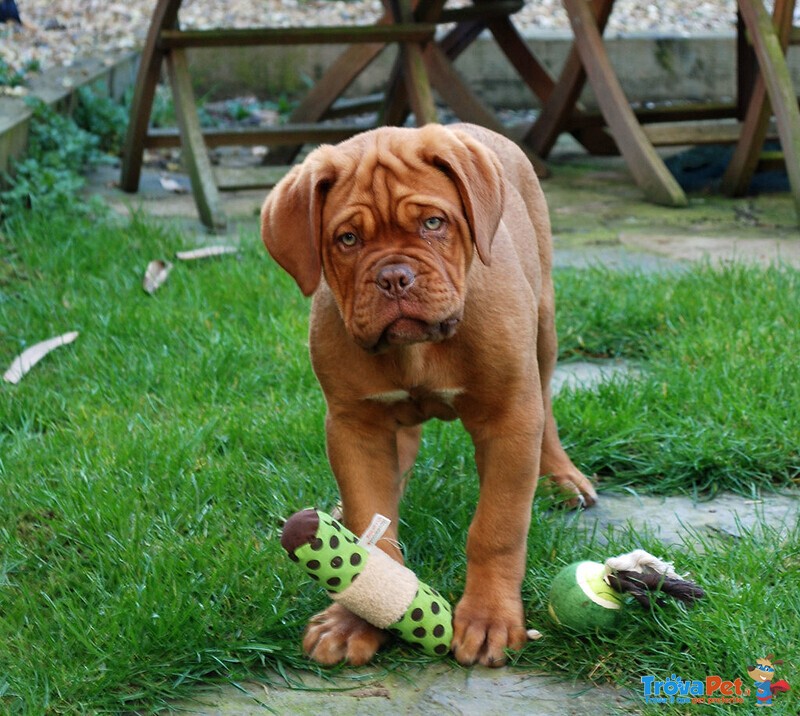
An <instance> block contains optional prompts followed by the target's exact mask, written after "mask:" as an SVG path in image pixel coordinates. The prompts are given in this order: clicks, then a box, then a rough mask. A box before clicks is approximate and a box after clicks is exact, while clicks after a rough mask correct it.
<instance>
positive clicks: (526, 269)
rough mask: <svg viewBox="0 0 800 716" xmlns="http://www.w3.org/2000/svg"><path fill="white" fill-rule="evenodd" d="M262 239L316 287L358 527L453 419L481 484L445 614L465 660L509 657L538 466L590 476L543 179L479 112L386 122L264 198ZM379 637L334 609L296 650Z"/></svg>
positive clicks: (356, 644)
mask: <svg viewBox="0 0 800 716" xmlns="http://www.w3.org/2000/svg"><path fill="white" fill-rule="evenodd" d="M261 222H262V223H261V230H262V237H263V240H264V243H265V244H266V246H267V248H268V249H269V251H270V253H271V254H272V256H273V257H274V258H275V259H276V260H277V261H278V263H279V264H280V265H281V266H282V267H283V268H284V269H286V271H288V272H289V273H290V274H291V275H292V276H293V277H294V279H295V280H296V281H297V283H298V285H299V286H300V288H301V290H302V291H303V293H305V294H306V295H310V294H312V293H313V294H314V300H313V304H312V308H311V330H310V344H311V360H312V363H313V367H314V371H315V373H316V375H317V378H318V379H319V382H320V384H321V386H322V390H323V391H324V393H325V398H326V401H327V407H328V413H327V418H326V424H325V428H326V433H327V446H328V457H329V459H330V463H331V467H332V469H333V472H334V475H335V476H336V480H337V482H338V485H339V490H340V492H341V498H342V504H343V507H344V520H345V522H346V523H347V526H348V527H349V528H350V529H351V530H353V531H354V532H356V533H357V534H358V533H360V532H362V531H363V530H364V529H365V527H366V526H367V524H368V523H369V522H370V520H371V518H372V516H373V515H374V514H375V513H376V512H380V513H381V514H383V515H386V516H387V517H389V518H391V520H392V527H391V528H390V532H389V533H388V534H387V537H388V539H384V540H383V541H382V542H381V543H380V546H381V547H382V548H383V549H384V550H385V551H386V552H388V553H389V554H390V555H391V556H393V557H394V558H396V559H397V560H398V561H402V555H401V554H400V552H399V550H398V549H396V548H395V546H394V545H393V541H392V540H396V538H397V532H396V528H397V523H398V502H399V500H400V497H401V493H402V487H403V479H404V476H405V475H406V473H407V472H408V471H409V470H410V469H411V467H412V465H413V463H414V460H415V458H416V454H417V450H418V447H419V439H420V433H421V427H420V425H421V423H422V422H424V421H425V420H428V419H429V418H441V419H444V420H451V419H454V418H460V419H461V421H462V422H463V424H464V426H465V428H466V429H467V431H468V432H469V433H470V435H471V437H472V440H473V442H474V445H475V458H476V461H477V466H478V472H479V475H480V483H481V488H480V498H479V501H478V506H477V510H476V512H475V517H474V520H473V521H472V525H471V526H470V529H469V535H468V538H467V562H468V564H467V577H466V588H465V592H464V595H463V597H462V599H461V601H460V602H459V604H458V606H457V608H456V612H455V633H454V638H453V653H454V654H455V656H456V658H457V659H458V661H459V662H461V663H462V664H473V663H476V662H479V663H481V664H486V665H490V666H499V665H501V664H503V663H505V654H504V650H505V649H506V648H512V649H518V648H520V647H521V646H522V645H523V644H524V642H525V640H526V628H525V621H524V615H523V607H522V601H521V597H520V586H521V583H522V579H523V575H524V571H525V555H526V541H527V534H528V527H529V525H530V513H531V501H532V499H533V493H534V491H535V489H536V482H537V478H538V476H539V475H548V476H550V477H551V479H553V480H554V481H555V482H556V483H557V485H559V486H560V487H561V488H563V489H565V490H566V491H568V492H569V493H570V494H572V495H574V497H575V500H576V501H577V500H578V499H580V500H583V501H584V502H585V504H587V505H591V504H593V503H594V501H595V498H596V494H595V491H594V489H593V488H592V485H591V484H590V482H589V481H588V480H587V479H586V477H584V476H583V475H582V474H581V473H580V471H579V470H578V469H577V468H576V467H575V466H574V465H573V464H572V462H571V461H570V459H569V458H568V457H567V455H566V453H565V452H564V450H563V448H562V447H561V443H560V441H559V438H558V433H557V431H556V425H555V422H554V420H553V414H552V410H551V405H550V390H549V383H550V378H551V375H552V373H553V369H554V366H555V360H556V334H555V327H554V297H553V284H552V280H551V276H550V266H551V253H552V247H551V237H550V223H549V218H548V213H547V207H546V204H545V200H544V196H543V194H542V191H541V188H540V186H539V182H538V180H537V178H536V175H535V174H534V172H533V169H532V168H531V165H530V163H529V162H528V160H527V159H526V158H525V156H524V154H523V153H522V152H521V151H520V149H519V148H518V147H517V146H516V145H515V144H514V143H513V142H511V141H509V140H507V139H505V138H504V137H501V136H499V135H497V134H495V133H493V132H490V131H488V130H486V129H483V128H480V127H476V126H472V125H455V126H453V127H442V126H439V125H428V126H425V127H422V128H420V129H404V128H382V129H377V130H373V131H371V132H366V133H364V134H361V135H358V136H356V137H354V138H352V139H350V140H348V141H346V142H343V143H341V144H339V145H337V146H323V147H320V148H318V149H317V150H315V151H314V152H312V153H311V154H310V155H309V156H308V158H307V159H306V160H305V161H304V162H303V163H302V164H301V165H300V166H297V167H295V168H294V169H293V170H292V171H291V172H290V173H289V174H288V175H287V176H286V177H285V178H284V179H283V181H281V182H280V184H278V186H277V187H275V189H274V190H273V191H272V193H271V194H270V195H269V197H268V198H267V200H266V202H265V203H264V207H263V209H262V212H261ZM385 638H386V636H385V634H384V633H383V632H381V631H380V630H378V629H376V628H375V627H372V626H370V625H369V624H367V623H366V622H364V621H363V620H361V619H360V618H358V617H356V616H354V615H353V614H351V613H349V612H347V611H346V610H345V609H344V608H342V607H339V606H338V605H334V606H332V607H330V608H329V609H327V610H325V611H324V612H322V613H321V614H318V615H317V616H316V617H314V618H313V619H312V621H311V624H310V625H309V628H308V630H307V632H306V635H305V639H304V642H303V644H304V647H305V649H306V652H307V653H308V654H309V655H310V656H311V657H312V658H314V659H315V660H317V661H319V662H321V663H323V664H333V663H336V662H339V661H341V660H343V659H345V660H347V661H349V662H350V663H353V664H362V663H365V662H366V661H368V660H369V659H370V658H371V657H372V656H373V654H374V653H375V651H376V650H377V649H378V648H379V646H380V645H381V644H382V643H383V641H384V640H385Z"/></svg>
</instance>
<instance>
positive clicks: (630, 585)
mask: <svg viewBox="0 0 800 716" xmlns="http://www.w3.org/2000/svg"><path fill="white" fill-rule="evenodd" d="M653 593H661V594H667V595H669V596H671V597H674V598H675V599H677V600H679V601H681V602H683V603H685V604H692V603H693V602H694V601H696V600H697V599H700V598H701V597H703V596H704V592H703V590H702V589H701V588H700V587H699V586H697V585H696V584H694V583H693V582H689V581H687V580H686V579H685V578H683V577H681V576H679V575H678V574H677V573H676V572H675V569H674V568H673V566H672V564H670V563H669V562H664V561H662V560H660V559H658V557H654V556H653V555H651V554H648V553H647V552H645V551H644V550H643V549H637V550H634V551H633V552H630V553H628V554H622V555H620V556H619V557H611V558H609V559H607V560H606V561H605V563H604V564H601V563H600V562H589V561H583V562H573V563H572V564H568V565H567V566H566V567H564V568H563V569H562V570H561V571H560V572H559V573H558V574H557V575H556V577H555V579H554V580H553V583H552V585H551V586H550V600H549V604H548V611H549V613H550V616H551V617H552V619H553V621H555V622H556V624H559V625H560V626H563V627H567V628H568V629H570V630H572V631H574V632H577V633H580V634H585V633H588V632H592V631H596V630H599V631H606V630H608V629H612V628H614V627H616V626H618V624H619V622H620V617H621V615H622V614H623V607H624V605H625V602H624V597H625V595H630V596H632V597H633V598H634V599H636V601H638V602H639V603H640V604H641V605H642V606H644V607H647V608H649V607H650V599H651V595H652V594H653ZM656 601H657V603H658V604H663V600H661V599H657V600H656Z"/></svg>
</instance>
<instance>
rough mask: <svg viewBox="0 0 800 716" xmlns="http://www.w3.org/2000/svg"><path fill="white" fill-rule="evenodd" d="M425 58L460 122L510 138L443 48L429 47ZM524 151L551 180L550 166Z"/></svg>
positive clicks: (534, 166)
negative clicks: (476, 125) (470, 123)
mask: <svg viewBox="0 0 800 716" xmlns="http://www.w3.org/2000/svg"><path fill="white" fill-rule="evenodd" d="M423 58H424V60H425V66H426V67H427V68H428V75H429V76H430V78H431V82H432V83H433V86H434V87H435V88H436V91H437V92H438V93H439V94H440V95H441V96H442V99H444V101H445V102H447V104H448V105H450V107H451V108H452V109H453V111H454V112H455V113H456V114H457V115H458V117H459V119H462V120H464V121H467V122H473V123H474V124H480V125H481V126H483V127H486V128H488V129H491V130H493V131H495V132H497V133H498V134H503V135H506V136H507V134H508V133H507V131H506V128H505V127H504V126H503V124H502V122H500V120H499V119H498V118H497V116H496V115H495V113H494V112H493V111H492V110H491V109H489V107H488V106H487V105H486V104H484V102H483V100H481V98H480V97H478V95H476V94H475V93H474V92H473V91H472V90H471V89H470V88H469V87H468V86H467V85H466V83H465V82H464V81H463V80H462V78H461V76H460V75H459V74H458V72H457V71H456V69H455V68H454V67H453V65H452V64H451V63H450V61H449V59H448V58H447V56H446V55H445V53H444V51H443V50H442V49H441V48H440V47H438V46H437V45H435V44H430V45H428V47H426V48H425V53H424V55H423ZM521 149H522V150H523V151H524V152H525V154H526V156H527V157H528V159H530V161H531V164H532V165H533V168H534V170H535V171H536V174H537V175H538V176H540V177H546V176H549V174H550V172H549V170H548V169H547V165H546V164H545V163H544V162H543V161H542V160H541V159H540V158H539V157H537V156H536V155H535V154H533V153H532V152H531V151H530V150H528V149H527V148H526V147H524V146H523V147H521Z"/></svg>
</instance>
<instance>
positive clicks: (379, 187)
mask: <svg viewBox="0 0 800 716" xmlns="http://www.w3.org/2000/svg"><path fill="white" fill-rule="evenodd" d="M410 140H411V135H410V134H408V133H407V131H404V130H403V129H398V130H397V131H394V132H380V133H372V132H369V133H367V134H365V135H360V136H358V137H356V138H354V139H353V140H351V141H350V142H348V143H346V144H345V145H339V146H338V147H337V148H336V149H337V150H338V151H330V152H329V153H328V154H327V156H326V160H327V161H330V162H331V163H332V164H333V165H334V167H335V168H336V171H335V174H336V178H335V180H334V181H333V183H332V186H331V187H330V188H329V196H328V200H329V201H328V204H329V206H328V208H329V209H332V210H333V211H338V210H341V209H342V208H343V205H344V204H361V205H364V206H369V207H370V209H371V210H372V211H373V212H375V213H377V215H378V216H376V218H377V219H378V220H379V221H382V222H384V223H390V222H392V221H393V220H395V219H396V216H394V211H395V210H396V208H397V205H398V202H400V201H402V200H403V199H405V198H406V197H408V196H409V195H411V194H418V193H427V192H429V191H432V192H437V191H438V192H441V191H442V188H443V187H447V188H450V190H451V192H455V187H453V186H452V185H451V183H450V182H449V180H448V179H447V177H446V176H445V174H444V173H443V172H442V171H441V170H440V169H438V168H437V167H436V166H434V165H433V164H432V163H431V162H430V161H427V160H426V159H425V158H424V157H423V154H422V152H421V151H419V148H418V147H415V143H414V142H413V141H410ZM342 150H344V151H342ZM451 192H448V193H451Z"/></svg>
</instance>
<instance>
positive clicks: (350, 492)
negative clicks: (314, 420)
mask: <svg viewBox="0 0 800 716" xmlns="http://www.w3.org/2000/svg"><path fill="white" fill-rule="evenodd" d="M325 427H326V435H327V446H328V459H329V461H330V464H331V468H332V469H333V473H334V475H335V476H336V481H337V483H338V485H339V492H340V495H341V500H342V508H343V511H344V523H345V525H346V526H347V527H348V529H350V530H351V531H352V532H354V533H355V534H361V533H363V531H364V530H365V529H366V527H367V526H368V525H369V523H370V521H371V520H372V517H373V516H374V515H375V513H376V512H377V513H380V514H382V515H384V516H385V517H388V518H389V519H390V520H391V521H392V522H391V525H390V526H389V528H388V530H387V532H386V534H385V535H384V537H383V538H382V539H381V540H380V541H379V542H378V547H380V548H381V549H383V550H384V551H385V552H386V553H387V554H389V555H390V556H391V557H393V558H394V559H396V560H397V561H398V562H402V561H403V556H402V553H401V552H400V550H399V548H398V547H397V546H396V545H397V521H398V502H399V499H400V491H401V478H402V476H401V475H400V474H399V473H400V466H399V462H398V449H397V444H398V437H397V432H396V431H395V430H393V429H392V427H390V426H387V425H385V424H383V423H382V422H381V421H379V420H377V419H374V420H365V419H362V418H356V417H350V416H343V415H338V416H337V415H335V414H332V413H329V414H328V417H327V419H326V425H325ZM387 639H388V634H387V632H385V631H383V630H381V629H378V628H377V627H374V626H372V625H371V624H368V623H367V622H366V621H364V620H363V619H361V617H358V616H356V615H355V614H353V613H352V612H350V611H348V610H347V609H345V608H344V607H342V606H340V605H338V604H333V605H331V606H330V607H328V608H327V609H325V610H324V611H323V612H320V613H319V614H317V615H316V616H314V617H313V618H312V619H311V621H310V622H309V625H308V628H307V629H306V633H305V636H304V638H303V649H304V651H305V652H306V654H308V655H309V656H310V657H311V658H312V659H314V660H315V661H318V662H319V663H321V664H326V665H332V664H338V663H340V662H342V661H346V662H347V663H350V664H353V665H355V666H358V665H361V664H365V663H367V662H368V661H369V660H370V659H371V658H372V657H373V656H374V655H375V652H377V651H378V649H379V648H380V647H381V645H383V644H384V643H385V642H386V640H387Z"/></svg>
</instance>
